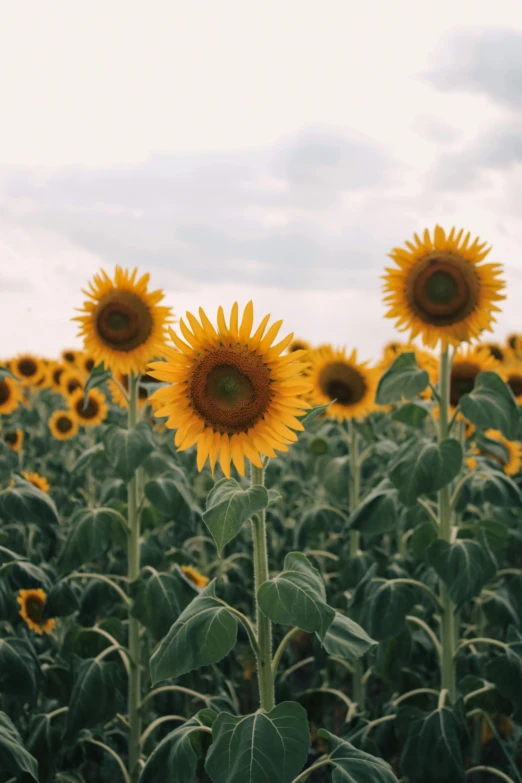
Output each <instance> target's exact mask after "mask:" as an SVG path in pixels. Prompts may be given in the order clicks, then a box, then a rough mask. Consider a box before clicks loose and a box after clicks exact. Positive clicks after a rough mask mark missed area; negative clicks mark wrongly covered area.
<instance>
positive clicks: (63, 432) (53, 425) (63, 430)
mask: <svg viewBox="0 0 522 783" xmlns="http://www.w3.org/2000/svg"><path fill="white" fill-rule="evenodd" d="M48 424H49V429H50V431H51V435H52V436H53V438H56V440H69V439H70V438H74V436H75V435H77V434H78V419H77V417H76V416H75V415H74V414H73V412H72V411H54V413H53V414H52V415H51V416H50V418H49V422H48Z"/></svg>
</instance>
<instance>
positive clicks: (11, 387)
mask: <svg viewBox="0 0 522 783" xmlns="http://www.w3.org/2000/svg"><path fill="white" fill-rule="evenodd" d="M22 399H23V391H22V388H21V386H20V384H19V383H18V382H17V381H15V380H13V379H12V378H0V415H1V414H4V415H6V414H8V413H12V412H13V411H14V410H16V409H17V408H18V406H19V404H20V403H21V401H22Z"/></svg>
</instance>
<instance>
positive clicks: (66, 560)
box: [59, 508, 118, 574]
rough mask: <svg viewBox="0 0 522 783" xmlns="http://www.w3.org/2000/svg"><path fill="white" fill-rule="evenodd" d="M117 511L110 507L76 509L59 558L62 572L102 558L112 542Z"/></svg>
mask: <svg viewBox="0 0 522 783" xmlns="http://www.w3.org/2000/svg"><path fill="white" fill-rule="evenodd" d="M117 516H118V513H117V511H113V510H111V509H109V508H103V509H98V508H82V509H80V510H78V511H75V513H74V514H73V517H72V520H71V530H70V533H69V535H68V536H67V539H66V541H65V544H64V548H63V551H62V553H61V555H60V559H59V567H60V572H61V573H62V574H67V573H70V572H71V571H74V569H75V568H77V567H78V566H80V565H83V563H89V562H91V561H92V560H97V559H98V558H100V557H101V556H102V555H103V554H105V552H106V551H107V549H108V548H109V546H110V545H111V543H112V522H113V519H114V518H115V517H117Z"/></svg>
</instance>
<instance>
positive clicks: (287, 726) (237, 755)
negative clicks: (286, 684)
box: [205, 701, 310, 783]
mask: <svg viewBox="0 0 522 783" xmlns="http://www.w3.org/2000/svg"><path fill="white" fill-rule="evenodd" d="M212 738H213V742H212V745H211V747H210V750H209V752H208V755H207V760H206V763H205V769H206V770H207V772H208V774H209V775H210V777H211V778H212V780H213V783H291V781H292V780H293V778H294V777H295V776H296V775H297V774H298V773H299V772H300V771H301V769H302V768H303V766H304V765H305V763H306V759H307V758H308V749H309V747H310V732H309V730H308V720H307V717H306V712H305V710H304V709H303V707H301V705H300V704H297V703H296V702H292V701H286V702H283V703H282V704H278V705H277V707H274V709H273V710H270V712H264V711H262V710H259V711H258V712H255V713H254V714H253V715H243V716H238V715H230V714H229V713H227V712H221V713H219V715H218V716H217V718H216V720H215V722H214V725H213V727H212Z"/></svg>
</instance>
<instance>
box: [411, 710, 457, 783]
mask: <svg viewBox="0 0 522 783" xmlns="http://www.w3.org/2000/svg"><path fill="white" fill-rule="evenodd" d="M398 720H400V722H401V723H402V724H403V725H404V728H405V732H407V739H406V742H405V744H404V747H403V751H402V756H401V769H402V771H403V772H404V773H405V774H406V775H407V776H408V778H409V779H410V780H412V781H414V782H415V783H421V781H422V783H441V781H448V783H449V781H451V783H464V779H465V772H464V760H463V755H462V748H461V737H460V734H461V732H462V728H461V725H460V720H458V719H457V717H456V716H455V714H454V712H453V711H452V710H451V709H449V708H448V707H443V708H441V709H437V710H435V711H434V712H430V713H424V712H421V711H420V710H417V709H414V708H410V707H402V708H401V709H400V711H399V718H398Z"/></svg>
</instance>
